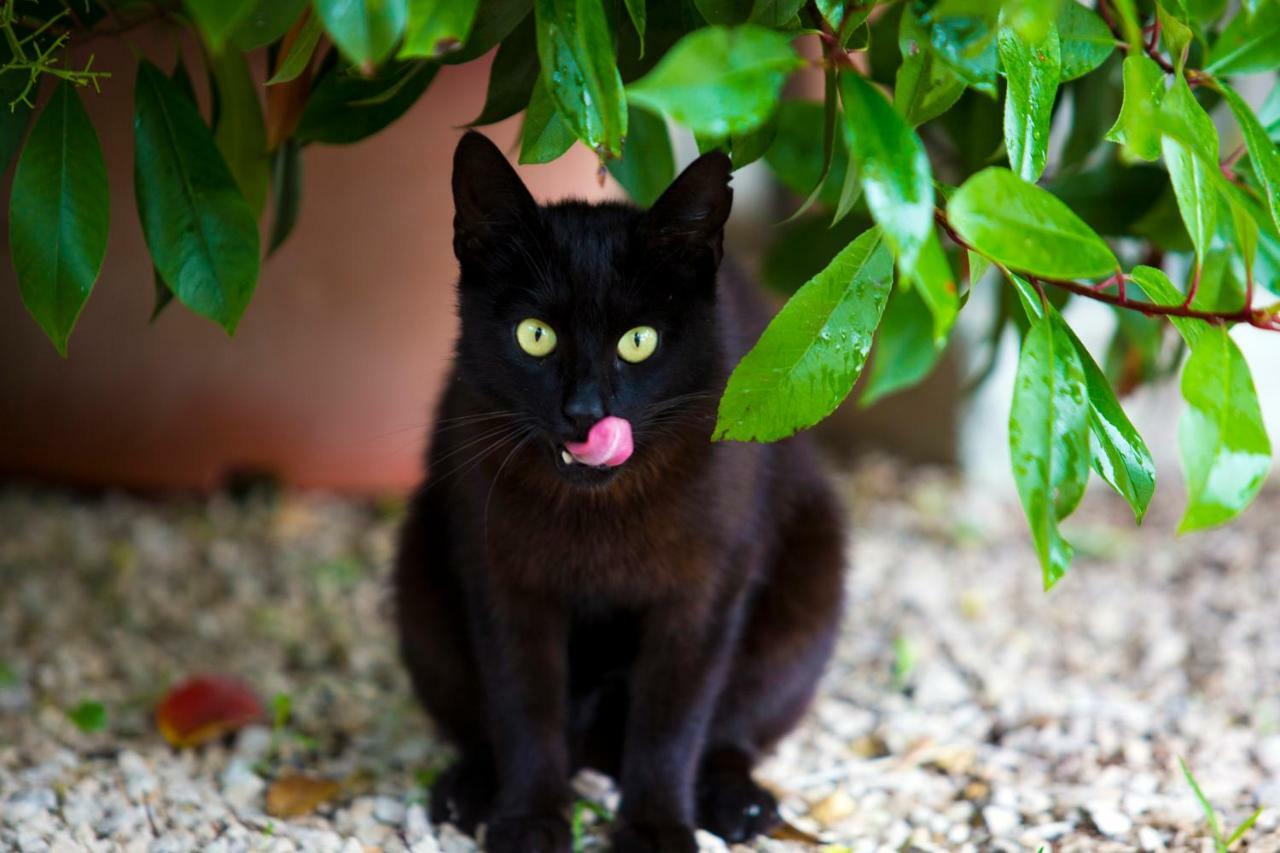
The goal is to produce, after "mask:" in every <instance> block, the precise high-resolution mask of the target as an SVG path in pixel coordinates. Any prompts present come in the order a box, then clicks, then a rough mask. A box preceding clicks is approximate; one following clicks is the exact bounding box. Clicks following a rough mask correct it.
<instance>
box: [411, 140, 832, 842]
mask: <svg viewBox="0 0 1280 853" xmlns="http://www.w3.org/2000/svg"><path fill="white" fill-rule="evenodd" d="M729 168H730V167H729V162H728V159H727V158H726V157H724V156H723V155H721V154H707V155H704V156H703V157H701V158H699V159H698V160H697V161H696V162H695V163H694V164H692V165H691V166H690V167H689V168H688V169H687V170H686V171H685V172H684V173H683V174H682V175H681V176H680V177H679V178H677V179H676V181H675V182H674V183H673V184H672V186H671V187H670V188H669V189H668V191H667V192H666V193H665V194H664V195H663V196H662V198H661V199H659V201H658V202H657V203H655V205H654V206H653V208H652V209H651V210H650V211H647V212H646V211H641V210H638V209H636V208H633V207H631V206H629V205H624V204H612V203H611V204H599V205H588V204H583V203H580V202H564V203H560V204H553V205H548V206H539V205H537V204H535V202H534V200H533V199H532V197H531V196H530V195H529V193H528V191H527V190H526V189H525V187H524V186H523V184H522V183H521V182H520V179H519V177H518V176H517V175H516V174H515V172H514V170H512V169H511V167H510V166H509V165H508V163H507V162H506V160H505V159H504V158H503V156H502V154H501V153H500V152H499V151H498V150H497V149H496V148H495V147H494V146H493V145H492V144H491V143H490V142H489V141H488V140H486V139H485V138H484V137H482V136H480V135H479V134H475V133H468V134H466V135H465V136H464V137H463V138H462V141H461V142H460V144H459V145H458V149H457V153H456V154H455V158H454V178H453V186H454V199H455V206H456V211H457V214H456V218H455V238H454V246H455V251H456V253H457V255H458V260H459V263H460V266H461V276H460V279H459V284H458V293H459V300H458V304H459V313H460V316H461V321H462V323H461V325H462V331H461V336H460V338H459V341H458V345H457V358H456V363H455V366H454V370H453V373H452V376H451V378H450V381H449V385H448V388H447V390H446V392H445V394H444V397H443V399H442V401H441V402H440V406H439V409H438V418H437V421H436V428H435V433H434V436H433V439H432V441H431V448H430V451H429V453H428V456H427V471H428V476H427V479H426V481H425V482H424V483H423V485H422V487H421V488H420V489H419V490H418V492H417V493H416V495H415V496H414V499H413V501H412V504H411V510H410V514H409V517H408V520H407V521H406V524H405V527H404V531H403V536H402V542H401V548H400V555H399V559H398V562H397V566H396V604H397V608H396V609H397V618H398V625H399V630H400V636H401V645H402V651H403V655H404V659H405V662H406V664H407V666H408V668H409V671H410V674H411V676H412V678H413V683H414V687H415V689H416V690H417V692H418V695H419V696H420V697H421V699H422V702H423V704H424V705H425V706H426V708H427V710H428V711H429V712H430V714H431V715H432V717H433V718H434V719H435V721H436V722H437V724H438V725H439V727H440V729H441V730H442V731H443V733H444V734H445V735H446V736H447V737H449V738H450V739H451V740H452V741H453V742H454V743H455V744H456V745H457V746H458V748H459V750H460V752H461V757H460V759H459V761H458V763H457V764H456V765H455V766H454V767H453V768H452V769H451V770H450V771H448V772H447V773H446V774H444V775H443V777H442V778H441V780H440V781H439V783H438V784H437V785H436V788H435V790H434V791H433V797H432V813H433V816H434V817H435V818H436V819H437V820H452V821H454V822H455V823H458V824H459V825H460V826H462V827H463V828H464V829H467V830H468V831H470V830H472V829H474V828H475V826H476V825H477V824H479V823H484V824H486V825H487V830H486V846H487V849H489V850H490V851H494V853H508V851H510V853H517V851H518V853H528V851H543V850H545V851H555V853H565V851H568V850H569V849H570V838H569V828H568V823H567V821H566V808H567V806H568V805H569V802H570V792H569V787H568V781H569V777H570V775H571V774H572V772H573V771H574V770H575V769H576V768H578V767H582V766H592V767H595V768H598V769H600V770H602V771H604V772H606V773H609V774H611V775H612V776H614V778H616V779H617V780H618V782H619V784H620V786H621V790H622V804H621V807H620V813H619V815H618V817H617V821H616V825H615V827H614V831H613V845H614V849H615V850H618V851H645V853H657V851H661V853H678V851H686V850H688V851H694V850H696V849H697V845H696V843H695V842H694V836H693V829H694V827H695V826H696V825H701V826H703V827H705V828H707V829H709V830H710V831H712V832H715V833H717V834H719V835H721V836H723V837H725V838H726V839H728V840H730V841H738V840H745V839H747V838H750V837H752V836H753V835H755V834H757V833H760V832H764V831H767V830H768V829H769V828H771V827H772V826H773V825H774V824H775V823H776V821H777V812H776V803H775V801H774V798H773V797H772V795H770V794H769V793H768V792H767V791H765V790H763V789H762V788H760V787H759V786H758V785H756V783H755V782H754V781H753V780H752V778H751V770H752V767H753V766H754V764H755V762H756V761H757V759H758V757H759V756H760V754H761V752H762V751H763V750H765V749H767V748H768V747H769V746H770V745H771V744H773V743H774V742H775V741H776V740H777V739H778V738H780V737H781V736H782V735H783V734H785V733H786V732H787V731H788V730H789V729H790V728H792V726H794V724H795V723H796V721H797V720H798V719H799V717H800V715H801V714H802V713H803V711H804V709H805V707H806V706H807V705H808V703H809V700H810V698H811V697H812V694H813V691H814V687H815V685H816V683H817V680H818V677H819V675H820V673H821V671H822V668H823V665H824V663H825V662H826V660H827V658H828V656H829V654H830V651H831V647H832V643H833V641H834V638H835V634H836V629H837V623H838V619H839V613H840V609H841V589H842V581H841V574H842V566H843V528H842V522H841V517H842V515H841V513H840V511H839V509H838V506H837V503H836V501H835V500H834V498H833V497H832V495H831V493H830V491H829V489H828V487H827V486H826V484H825V483H824V482H823V480H822V478H821V476H820V474H819V471H818V468H817V466H816V464H815V462H814V460H813V458H812V455H811V450H810V447H809V444H808V440H807V439H806V438H804V437H798V438H795V439H790V440H788V441H784V442H779V443H778V444H774V445H767V446H760V445H748V444H714V443H712V442H711V441H710V435H711V428H712V425H713V423H714V414H715V407H716V401H717V399H718V397H719V394H720V391H721V390H722V389H723V387H724V382H725V379H726V378H727V376H728V372H729V370H730V369H731V367H732V365H733V364H734V363H736V361H737V359H738V358H740V357H741V355H742V354H743V353H744V352H745V351H746V349H747V348H748V347H749V346H750V344H751V343H752V342H753V341H754V340H755V339H756V337H757V336H758V335H759V332H760V330H761V329H762V328H763V325H764V324H765V322H766V321H767V318H768V308H767V306H766V304H765V303H764V301H763V299H762V298H761V296H760V295H759V294H758V293H757V292H756V291H755V289H754V288H753V287H752V286H751V285H749V284H748V283H747V282H745V281H743V280H742V279H741V278H739V277H737V276H735V275H733V274H732V273H731V272H730V271H728V270H727V268H726V269H723V270H721V269H719V268H720V265H721V264H720V262H721V254H722V250H721V240H722V230H723V225H724V221H725V219H726V218H727V217H728V213H729V207H730V203H731V199H732V191H731V190H730V189H729V186H728V182H729ZM530 317H533V318H537V319H540V320H543V321H545V322H546V323H548V324H550V326H551V327H552V328H553V329H554V330H555V331H556V333H557V335H558V345H557V347H556V349H555V351H554V352H553V353H551V354H550V355H548V356H546V357H544V358H541V359H538V358H534V357H531V356H529V355H528V354H526V353H525V352H524V351H523V350H521V349H520V347H519V346H518V345H517V343H516V340H515V336H514V329H515V327H516V325H517V324H518V323H519V322H520V321H522V320H524V319H526V318H530ZM642 324H643V325H649V326H653V327H654V328H656V329H657V330H658V333H659V344H658V349H657V351H656V352H655V353H654V355H653V356H652V357H651V358H649V359H648V360H646V361H644V362H641V363H639V364H630V363H627V362H625V361H623V360H621V359H620V358H619V357H618V356H617V353H616V345H617V341H618V338H619V337H620V336H621V335H622V334H623V333H624V332H626V331H627V330H628V329H630V328H632V327H634V326H637V325H642ZM605 414H611V415H617V416H619V417H623V418H626V419H628V420H629V421H630V422H631V424H632V425H633V429H634V436H635V452H634V455H633V456H632V457H631V458H630V459H629V460H628V461H626V462H625V463H624V464H622V465H621V466H619V467H617V468H612V469H595V468H589V467H586V466H582V465H565V464H563V462H562V461H561V459H560V452H561V448H562V446H563V444H564V443H565V442H566V441H573V440H581V439H582V438H583V437H584V435H585V432H586V430H587V428H588V427H589V426H590V425H591V423H593V422H594V421H595V420H598V419H599V418H600V417H601V416H603V415H605Z"/></svg>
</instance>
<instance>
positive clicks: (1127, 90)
mask: <svg viewBox="0 0 1280 853" xmlns="http://www.w3.org/2000/svg"><path fill="white" fill-rule="evenodd" d="M1123 68H1124V103H1123V104H1122V105H1121V107H1120V117H1119V118H1117V119H1116V123H1115V126H1114V127H1112V128H1111V130H1109V131H1107V139H1110V140H1111V141H1112V142H1118V143H1120V144H1121V145H1123V146H1124V147H1125V152H1126V153H1127V154H1128V155H1129V156H1130V157H1133V158H1138V159H1142V160H1155V159H1156V158H1157V157H1159V156H1160V132H1159V129H1158V128H1157V127H1156V116H1157V115H1158V114H1159V112H1160V101H1161V99H1162V98H1163V97H1164V72H1163V71H1161V70H1160V66H1159V65H1156V64H1155V62H1153V61H1152V60H1151V58H1150V57H1148V56H1147V55H1146V54H1142V53H1130V54H1129V55H1128V56H1126V57H1125V60H1124V66H1123Z"/></svg>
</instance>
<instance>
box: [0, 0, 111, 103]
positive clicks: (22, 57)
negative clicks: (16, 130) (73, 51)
mask: <svg viewBox="0 0 1280 853" xmlns="http://www.w3.org/2000/svg"><path fill="white" fill-rule="evenodd" d="M17 1H18V0H7V2H5V3H4V5H3V6H0V33H3V35H4V41H5V44H6V45H7V46H8V48H9V52H10V53H11V54H12V55H11V57H10V59H9V61H8V62H6V63H5V64H4V65H0V74H4V73H5V72H8V71H17V72H22V73H25V74H26V75H27V80H26V84H25V85H24V86H23V87H22V88H21V90H19V92H18V93H17V95H16V96H15V97H14V98H13V99H12V100H10V101H9V110H10V112H12V111H13V110H15V109H16V108H17V106H18V105H19V104H25V105H26V106H28V107H34V106H35V103H34V100H33V98H32V93H33V92H34V91H35V89H36V87H37V85H38V84H39V83H40V79H41V77H42V76H44V75H48V76H51V77H56V78H58V79H60V80H66V81H67V82H69V83H71V84H73V85H76V86H89V85H92V86H93V88H94V90H95V91H101V88H100V85H99V84H100V82H101V81H102V80H104V79H107V78H109V77H110V76H111V73H110V72H109V71H94V70H93V60H94V56H93V54H90V55H89V58H88V60H86V61H85V64H84V67H83V68H80V69H75V68H64V67H63V66H61V65H59V64H58V63H59V60H60V57H59V54H61V53H62V51H63V49H64V48H65V47H66V46H67V42H68V41H69V39H70V35H71V34H70V30H68V29H61V30H60V31H57V30H55V27H56V25H57V23H58V22H59V21H61V20H62V19H63V18H65V17H67V16H69V15H70V14H71V10H70V9H65V8H64V9H63V10H62V11H60V12H58V13H56V14H55V15H53V16H52V17H50V18H49V20H47V21H45V22H44V23H41V24H39V25H38V26H36V28H35V29H34V30H33V31H32V32H30V33H28V34H27V35H24V36H22V37H19V36H18V33H17V31H16V29H15V25H16V24H19V23H20V19H19V16H18V14H17V11H16V9H15V6H16V4H17ZM46 35H51V36H52V40H46V41H45V43H42V37H44V36H46Z"/></svg>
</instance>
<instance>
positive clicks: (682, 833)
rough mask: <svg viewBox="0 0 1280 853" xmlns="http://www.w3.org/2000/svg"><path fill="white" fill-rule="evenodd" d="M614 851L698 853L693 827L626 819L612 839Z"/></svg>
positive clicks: (628, 852)
mask: <svg viewBox="0 0 1280 853" xmlns="http://www.w3.org/2000/svg"><path fill="white" fill-rule="evenodd" d="M609 849H610V850H612V851H613V853H698V841H697V839H696V838H694V837H693V829H692V828H691V827H688V826H681V825H680V824H658V823H631V822H628V821H624V822H622V823H620V824H619V825H618V828H617V829H615V830H614V831H613V836H612V838H611V839H610V847H609Z"/></svg>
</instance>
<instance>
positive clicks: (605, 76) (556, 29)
mask: <svg viewBox="0 0 1280 853" xmlns="http://www.w3.org/2000/svg"><path fill="white" fill-rule="evenodd" d="M534 12H535V14H536V15H537V25H538V58H539V60H540V61H541V62H542V79H543V82H544V83H545V85H546V87H547V92H548V93H549V94H550V95H551V100H552V101H553V102H554V103H555V105H556V109H557V110H558V111H559V112H560V115H561V116H562V117H563V118H564V120H565V122H566V123H567V124H568V126H569V128H570V129H571V130H572V131H573V133H574V135H575V136H577V137H578V138H579V139H581V140H582V141H583V142H584V143H586V145H587V147H588V148H590V149H592V150H593V151H595V152H596V153H598V154H600V155H601V156H602V157H603V156H606V155H607V156H609V157H618V156H620V155H621V154H622V138H623V137H624V136H626V135H627V103H626V96H625V94H624V92H623V89H622V76H621V75H620V74H619V73H618V65H617V62H616V60H615V59H614V53H613V37H612V35H611V34H610V32H609V22H608V20H607V18H606V17H605V13H604V8H603V7H602V6H601V5H600V3H599V0H536V2H535V3H534Z"/></svg>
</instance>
